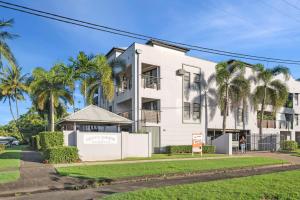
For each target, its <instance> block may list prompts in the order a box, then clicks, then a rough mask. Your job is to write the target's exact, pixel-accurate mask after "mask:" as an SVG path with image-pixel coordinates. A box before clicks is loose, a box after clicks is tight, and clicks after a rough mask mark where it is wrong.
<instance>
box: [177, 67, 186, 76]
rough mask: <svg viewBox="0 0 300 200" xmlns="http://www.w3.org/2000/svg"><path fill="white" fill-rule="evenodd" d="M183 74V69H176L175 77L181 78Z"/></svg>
mask: <svg viewBox="0 0 300 200" xmlns="http://www.w3.org/2000/svg"><path fill="white" fill-rule="evenodd" d="M184 74H185V70H184V69H178V70H177V71H176V75H177V76H183V75H184Z"/></svg>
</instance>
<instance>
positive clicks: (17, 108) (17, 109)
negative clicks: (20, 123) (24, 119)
mask: <svg viewBox="0 0 300 200" xmlns="http://www.w3.org/2000/svg"><path fill="white" fill-rule="evenodd" d="M15 103H16V111H17V119H19V107H18V99H17V98H16V102H15Z"/></svg>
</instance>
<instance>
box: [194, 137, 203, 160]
mask: <svg viewBox="0 0 300 200" xmlns="http://www.w3.org/2000/svg"><path fill="white" fill-rule="evenodd" d="M202 145H203V135H202V134H200V133H194V134H192V154H194V152H195V153H196V152H197V153H201V155H202Z"/></svg>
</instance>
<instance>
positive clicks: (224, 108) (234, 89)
mask: <svg viewBox="0 0 300 200" xmlns="http://www.w3.org/2000/svg"><path fill="white" fill-rule="evenodd" d="M244 73H245V66H244V64H243V63H241V62H238V61H235V62H232V63H229V62H221V63H218V64H217V65H216V83H217V87H218V104H219V107H220V109H221V112H222V113H223V126H222V127H223V134H225V133H226V119H227V114H228V112H229V105H230V102H233V101H234V100H235V98H236V97H235V95H236V94H237V93H240V92H241V91H242V90H243V89H244V88H243V85H244V82H245V81H246V80H245V78H244Z"/></svg>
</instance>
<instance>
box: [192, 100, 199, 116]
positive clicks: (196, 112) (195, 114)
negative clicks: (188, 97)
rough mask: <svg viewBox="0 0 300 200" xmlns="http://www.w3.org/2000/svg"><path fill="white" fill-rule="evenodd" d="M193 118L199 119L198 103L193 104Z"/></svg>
mask: <svg viewBox="0 0 300 200" xmlns="http://www.w3.org/2000/svg"><path fill="white" fill-rule="evenodd" d="M193 118H194V119H200V104H199V103H194V107H193Z"/></svg>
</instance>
